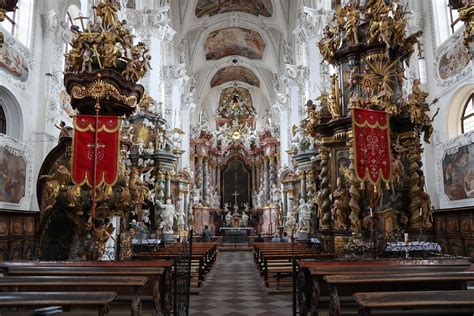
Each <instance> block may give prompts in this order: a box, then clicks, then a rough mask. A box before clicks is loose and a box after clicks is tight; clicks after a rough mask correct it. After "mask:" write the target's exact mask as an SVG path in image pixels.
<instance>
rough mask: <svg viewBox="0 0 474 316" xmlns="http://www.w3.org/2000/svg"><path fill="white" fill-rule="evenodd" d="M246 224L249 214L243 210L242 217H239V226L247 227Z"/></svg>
mask: <svg viewBox="0 0 474 316" xmlns="http://www.w3.org/2000/svg"><path fill="white" fill-rule="evenodd" d="M248 225H249V216H248V215H247V213H245V212H243V213H242V219H241V226H242V227H248Z"/></svg>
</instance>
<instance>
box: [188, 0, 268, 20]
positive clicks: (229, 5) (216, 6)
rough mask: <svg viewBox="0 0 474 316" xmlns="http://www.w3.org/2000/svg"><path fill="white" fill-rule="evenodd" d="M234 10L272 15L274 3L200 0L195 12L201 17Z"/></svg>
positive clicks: (239, 0) (249, 0)
mask: <svg viewBox="0 0 474 316" xmlns="http://www.w3.org/2000/svg"><path fill="white" fill-rule="evenodd" d="M233 11H239V12H245V13H250V14H253V15H256V16H259V15H261V16H264V17H271V16H272V15H273V4H272V0H199V1H198V3H197V5H196V10H195V11H194V13H195V14H196V16H197V17H198V18H200V17H203V16H205V15H209V16H213V15H216V14H219V13H226V12H233Z"/></svg>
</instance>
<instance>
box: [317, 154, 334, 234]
mask: <svg viewBox="0 0 474 316" xmlns="http://www.w3.org/2000/svg"><path fill="white" fill-rule="evenodd" d="M319 153H320V155H321V173H320V174H319V177H320V178H321V189H320V191H319V196H318V205H319V208H320V210H319V214H320V215H321V216H320V218H319V227H320V228H321V229H331V201H330V200H329V195H330V193H331V192H330V190H329V181H330V178H329V148H327V147H323V146H321V147H320V148H319Z"/></svg>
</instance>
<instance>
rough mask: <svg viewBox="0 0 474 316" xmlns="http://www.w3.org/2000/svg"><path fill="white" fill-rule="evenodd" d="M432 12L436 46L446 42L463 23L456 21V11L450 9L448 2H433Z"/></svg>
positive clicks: (435, 0) (441, 0) (440, 0)
mask: <svg viewBox="0 0 474 316" xmlns="http://www.w3.org/2000/svg"><path fill="white" fill-rule="evenodd" d="M433 10H434V16H435V20H436V21H435V25H436V28H437V30H438V32H436V37H437V38H436V42H437V44H438V45H440V44H441V43H443V42H444V41H445V40H447V39H448V38H449V37H450V36H451V35H452V34H453V33H454V32H456V31H457V30H458V29H459V28H460V27H461V26H462V25H463V23H462V22H461V21H460V20H458V17H459V15H458V11H457V10H455V9H453V8H451V6H450V3H449V0H434V1H433Z"/></svg>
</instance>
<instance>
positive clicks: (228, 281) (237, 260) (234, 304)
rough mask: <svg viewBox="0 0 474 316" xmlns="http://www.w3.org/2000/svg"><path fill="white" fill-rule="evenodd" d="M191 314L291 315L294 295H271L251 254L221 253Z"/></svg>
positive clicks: (191, 307)
mask: <svg viewBox="0 0 474 316" xmlns="http://www.w3.org/2000/svg"><path fill="white" fill-rule="evenodd" d="M190 301H191V302H190V309H189V314H190V315H192V316H194V315H203V316H205V315H214V316H218V315H226V316H231V315H248V316H252V315H262V316H263V315H291V304H292V297H291V295H268V294H267V291H266V288H265V284H264V283H263V280H262V278H261V277H260V275H259V273H258V270H257V268H256V266H255V263H254V261H253V257H252V253H251V252H248V251H235V252H220V253H219V254H218V256H217V261H216V263H215V265H214V267H213V268H212V270H211V272H210V273H209V275H208V276H207V278H206V282H205V283H204V285H203V286H202V289H201V291H200V294H199V295H192V296H191V299H190Z"/></svg>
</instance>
